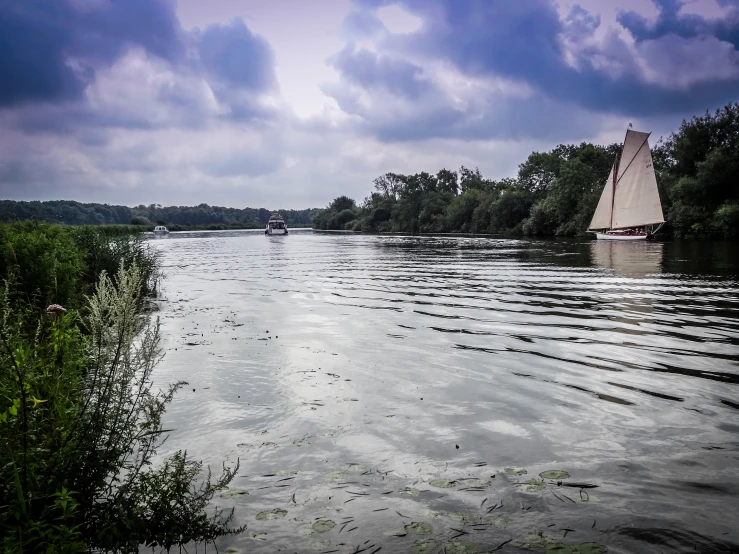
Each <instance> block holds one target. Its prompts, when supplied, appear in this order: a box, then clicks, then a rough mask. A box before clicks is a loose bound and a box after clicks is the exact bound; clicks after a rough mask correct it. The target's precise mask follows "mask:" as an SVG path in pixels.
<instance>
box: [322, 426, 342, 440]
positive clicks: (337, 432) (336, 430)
mask: <svg viewBox="0 0 739 554" xmlns="http://www.w3.org/2000/svg"><path fill="white" fill-rule="evenodd" d="M343 432H344V429H343V428H341V427H331V429H329V430H328V432H327V433H326V435H325V436H326V437H331V438H334V437H338V436H339V435H340V434H341V433H343Z"/></svg>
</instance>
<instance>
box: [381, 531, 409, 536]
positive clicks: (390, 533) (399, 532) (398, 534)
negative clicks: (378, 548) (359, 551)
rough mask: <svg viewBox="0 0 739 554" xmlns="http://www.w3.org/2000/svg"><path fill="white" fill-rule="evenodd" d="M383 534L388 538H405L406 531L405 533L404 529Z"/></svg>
mask: <svg viewBox="0 0 739 554" xmlns="http://www.w3.org/2000/svg"><path fill="white" fill-rule="evenodd" d="M385 534H386V535H388V536H390V537H405V536H406V535H408V531H406V530H405V529H397V530H395V531H389V532H387V533H385Z"/></svg>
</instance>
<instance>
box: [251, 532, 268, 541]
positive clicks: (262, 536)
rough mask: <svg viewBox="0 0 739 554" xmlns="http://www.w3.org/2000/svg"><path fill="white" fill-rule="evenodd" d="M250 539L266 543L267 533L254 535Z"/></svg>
mask: <svg viewBox="0 0 739 554" xmlns="http://www.w3.org/2000/svg"><path fill="white" fill-rule="evenodd" d="M250 538H251V539H252V540H255V541H266V540H267V533H255V534H253V535H252V536H251V537H250Z"/></svg>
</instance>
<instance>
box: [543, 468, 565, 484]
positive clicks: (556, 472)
mask: <svg viewBox="0 0 739 554" xmlns="http://www.w3.org/2000/svg"><path fill="white" fill-rule="evenodd" d="M539 477H541V478H542V479H554V480H555V481H561V480H562V479H569V478H570V474H569V473H567V472H566V471H562V470H561V469H550V470H549V471H542V472H541V473H540V474H539Z"/></svg>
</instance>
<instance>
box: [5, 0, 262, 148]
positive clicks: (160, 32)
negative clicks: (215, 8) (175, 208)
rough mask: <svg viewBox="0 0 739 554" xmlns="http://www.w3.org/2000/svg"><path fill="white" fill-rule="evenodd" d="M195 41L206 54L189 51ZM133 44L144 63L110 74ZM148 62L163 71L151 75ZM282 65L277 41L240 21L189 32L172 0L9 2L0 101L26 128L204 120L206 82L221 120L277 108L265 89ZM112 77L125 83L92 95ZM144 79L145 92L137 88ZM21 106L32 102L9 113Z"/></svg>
mask: <svg viewBox="0 0 739 554" xmlns="http://www.w3.org/2000/svg"><path fill="white" fill-rule="evenodd" d="M193 47H194V51H195V52H196V53H197V59H195V58H193V57H192V56H191V55H186V53H187V52H188V51H189V52H192V51H193ZM132 48H134V49H138V50H139V51H143V52H144V53H145V54H144V55H139V56H138V59H139V62H138V63H139V66H138V69H136V68H133V69H131V68H129V69H128V70H127V71H128V73H124V74H122V73H120V72H119V73H118V74H117V75H116V74H112V75H111V74H109V72H108V73H106V71H107V70H109V69H110V68H111V67H112V66H114V64H116V62H120V61H121V60H122V59H124V57H125V56H130V55H131V53H132ZM141 64H143V65H141ZM147 65H148V66H151V67H156V70H155V72H156V73H153V72H149V73H148V74H147V73H146V69H147V67H146V66H147ZM274 65H275V60H274V54H273V52H272V49H271V47H270V45H269V44H268V43H267V42H266V41H265V40H264V39H263V38H261V37H259V36H257V35H255V34H253V33H252V32H251V31H250V30H249V29H248V27H247V26H246V25H245V24H244V23H243V22H242V21H240V20H234V21H232V22H231V23H229V24H227V25H212V26H209V27H206V28H205V29H204V30H202V31H200V30H195V31H192V32H186V31H184V30H183V29H182V28H181V25H180V23H179V20H178V18H177V15H176V13H175V3H174V1H173V0H54V1H44V0H9V1H6V2H0V83H1V84H2V86H0V109H2V108H3V107H5V108H6V116H7V117H5V118H4V122H5V124H7V125H12V126H13V127H16V128H20V129H23V130H24V131H26V132H52V133H54V132H56V133H62V132H64V133H68V132H75V130H78V129H82V128H85V127H89V126H100V127H118V128H128V129H131V128H133V129H141V128H157V127H162V126H168V125H174V126H184V127H188V128H196V127H198V126H200V125H203V124H206V123H207V120H208V119H209V118H212V117H215V115H214V112H213V110H214V108H213V106H212V105H211V104H212V101H211V100H210V99H209V98H208V94H211V93H208V92H207V91H206V90H205V89H204V88H203V87H205V88H207V87H210V89H211V90H212V93H214V94H215V97H216V98H217V100H218V102H219V103H221V105H222V109H221V111H220V113H219V114H218V116H217V117H219V118H221V119H223V118H226V119H233V120H238V121H249V120H253V119H256V118H260V119H270V118H273V117H275V114H274V111H273V110H272V111H270V110H266V109H264V108H263V107H262V106H261V105H260V102H259V96H260V95H261V94H262V93H264V92H268V91H271V90H274V89H275V87H276V78H275V72H274ZM167 74H168V75H170V78H169V80H168V81H165V80H163V79H162V78H161V76H162V75H167ZM103 75H105V76H106V78H107V79H108V80H109V81H110V80H111V79H124V82H123V83H121V85H122V86H120V87H117V86H116V85H115V84H113V85H110V84H109V85H108V88H107V89H106V90H103V93H104V94H103V96H102V97H97V96H96V97H95V102H92V101H90V102H88V100H89V99H88V98H87V97H86V95H85V92H86V88H87V87H88V86H90V85H95V84H97V83H99V80H100V78H101V76H103ZM136 79H140V87H138V88H139V91H140V92H139V93H138V95H137V94H136V90H132V86H131V83H132V82H133V81H135V80H136ZM132 80H133V81H132ZM204 83H207V84H204ZM133 89H136V86H134V87H133ZM116 90H118V92H114V91H116ZM99 94H100V90H98V89H96V88H95V87H94V86H93V95H99ZM105 94H107V96H105ZM113 95H115V96H117V97H118V98H117V100H116V101H113V102H111V101H110V99H111V97H112V96H113ZM126 95H128V96H126ZM106 101H107V102H108V103H106ZM29 105H30V106H32V107H31V108H29V107H28V106H29ZM18 106H21V107H22V108H23V109H22V110H18V111H16V113H12V112H10V115H9V116H8V113H9V112H8V109H12V108H16V107H18ZM155 106H156V107H155Z"/></svg>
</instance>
